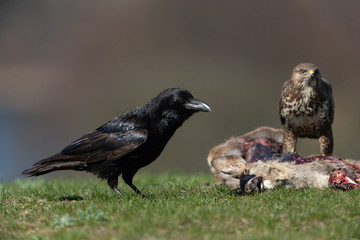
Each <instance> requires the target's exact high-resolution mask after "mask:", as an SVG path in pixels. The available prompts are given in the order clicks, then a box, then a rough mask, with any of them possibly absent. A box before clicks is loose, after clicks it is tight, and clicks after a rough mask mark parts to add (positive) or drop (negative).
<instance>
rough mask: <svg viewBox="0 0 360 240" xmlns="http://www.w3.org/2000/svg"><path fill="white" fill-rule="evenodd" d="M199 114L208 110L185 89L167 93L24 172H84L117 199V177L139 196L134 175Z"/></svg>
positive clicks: (36, 173) (29, 174) (39, 173)
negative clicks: (103, 180) (102, 181)
mask: <svg viewBox="0 0 360 240" xmlns="http://www.w3.org/2000/svg"><path fill="white" fill-rule="evenodd" d="M199 111H201V112H210V111H211V109H210V107H209V106H208V105H207V104H206V103H205V102H203V101H200V100H197V99H195V98H193V96H192V95H191V93H190V92H189V91H187V90H185V89H181V88H169V89H166V90H164V91H162V92H161V93H160V94H159V95H157V96H156V97H155V98H153V99H152V100H150V101H149V102H148V103H147V104H145V105H143V106H141V107H137V108H134V109H131V110H130V111H128V112H126V113H124V114H122V115H120V116H118V117H115V118H114V119H112V120H111V121H109V122H108V123H106V124H104V125H102V126H100V127H99V128H97V129H96V130H94V131H92V132H90V133H88V134H85V135H84V136H82V137H81V138H79V139H77V140H76V141H74V142H72V143H71V144H70V145H68V146H67V147H65V148H64V149H63V150H62V151H61V152H60V153H57V154H55V155H53V156H51V157H49V158H45V159H43V160H40V161H38V162H36V163H35V164H34V165H33V167H32V168H30V169H27V170H25V171H23V172H22V174H24V175H28V176H38V175H42V174H45V173H49V172H52V171H57V170H76V171H86V172H90V173H93V174H95V175H97V176H98V177H99V178H101V179H106V180H107V183H108V185H109V186H110V188H111V189H112V190H113V191H114V192H115V193H117V194H118V195H120V196H122V193H121V192H120V190H119V189H118V188H117V185H118V176H120V175H122V178H123V180H124V182H125V183H126V184H127V185H129V186H130V187H131V188H132V189H133V190H134V191H135V192H136V193H137V194H139V195H142V193H141V192H140V190H139V189H138V188H137V187H136V186H135V185H134V184H133V181H132V180H133V177H134V175H135V173H136V172H137V171H138V170H139V169H140V168H142V167H144V166H146V165H148V164H150V163H151V162H153V161H154V160H155V159H156V158H157V157H158V156H159V155H160V153H161V152H162V150H163V149H164V147H165V145H166V144H167V142H168V141H169V140H170V138H171V137H172V135H173V134H174V133H175V131H176V130H177V129H178V128H179V127H180V126H181V125H182V124H183V123H184V121H185V120H186V119H188V118H189V117H190V116H191V115H193V114H194V113H195V112H199ZM142 196H144V195H142Z"/></svg>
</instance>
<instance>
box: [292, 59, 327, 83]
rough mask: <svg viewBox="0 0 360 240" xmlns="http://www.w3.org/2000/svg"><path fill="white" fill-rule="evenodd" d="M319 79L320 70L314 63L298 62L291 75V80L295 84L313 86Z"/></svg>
mask: <svg viewBox="0 0 360 240" xmlns="http://www.w3.org/2000/svg"><path fill="white" fill-rule="evenodd" d="M320 79H321V75H320V71H319V69H318V67H317V66H316V65H315V64H312V63H300V64H298V65H297V66H296V67H295V68H294V70H293V72H292V76H291V80H292V81H294V83H295V85H297V86H302V87H306V86H314V85H316V82H317V81H318V80H320Z"/></svg>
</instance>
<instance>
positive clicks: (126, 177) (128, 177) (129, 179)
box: [122, 172, 145, 198]
mask: <svg viewBox="0 0 360 240" xmlns="http://www.w3.org/2000/svg"><path fill="white" fill-rule="evenodd" d="M135 173H136V172H134V173H133V172H130V173H123V174H122V178H123V179H124V182H125V183H126V184H127V185H129V186H130V187H131V188H132V190H134V191H135V192H136V193H137V194H139V195H141V197H143V198H144V197H145V195H143V194H142V193H141V191H140V190H139V189H138V188H137V187H136V186H135V185H134V184H133V182H132V180H133V177H134V175H135Z"/></svg>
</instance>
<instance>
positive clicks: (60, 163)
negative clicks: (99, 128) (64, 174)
mask: <svg viewBox="0 0 360 240" xmlns="http://www.w3.org/2000/svg"><path fill="white" fill-rule="evenodd" d="M85 169H86V164H85V163H84V161H81V160H74V159H69V158H68V156H64V155H61V154H57V155H54V156H52V157H49V158H46V159H43V160H40V161H38V162H36V163H34V165H33V167H32V168H29V169H26V170H24V171H23V172H22V173H21V174H23V175H26V176H28V177H32V176H39V175H43V174H46V173H49V172H53V171H58V170H76V171H81V170H85Z"/></svg>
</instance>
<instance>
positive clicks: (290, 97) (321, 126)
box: [279, 63, 335, 155]
mask: <svg viewBox="0 0 360 240" xmlns="http://www.w3.org/2000/svg"><path fill="white" fill-rule="evenodd" d="M334 107H335V103H334V99H333V96H332V89H331V85H330V83H329V82H328V81H326V80H325V79H323V78H321V75H320V72H319V69H318V67H317V66H316V65H315V64H312V63H301V64H299V65H297V66H296V67H295V68H294V70H293V72H292V76H291V79H290V80H288V81H286V82H285V83H284V85H283V87H282V92H281V98H280V103H279V114H280V120H281V123H282V124H283V125H284V144H283V153H288V152H294V151H295V146H296V140H297V137H303V138H319V142H320V151H321V154H322V155H331V154H332V151H333V145H334V143H333V134H332V129H331V124H332V123H333V121H334Z"/></svg>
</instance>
